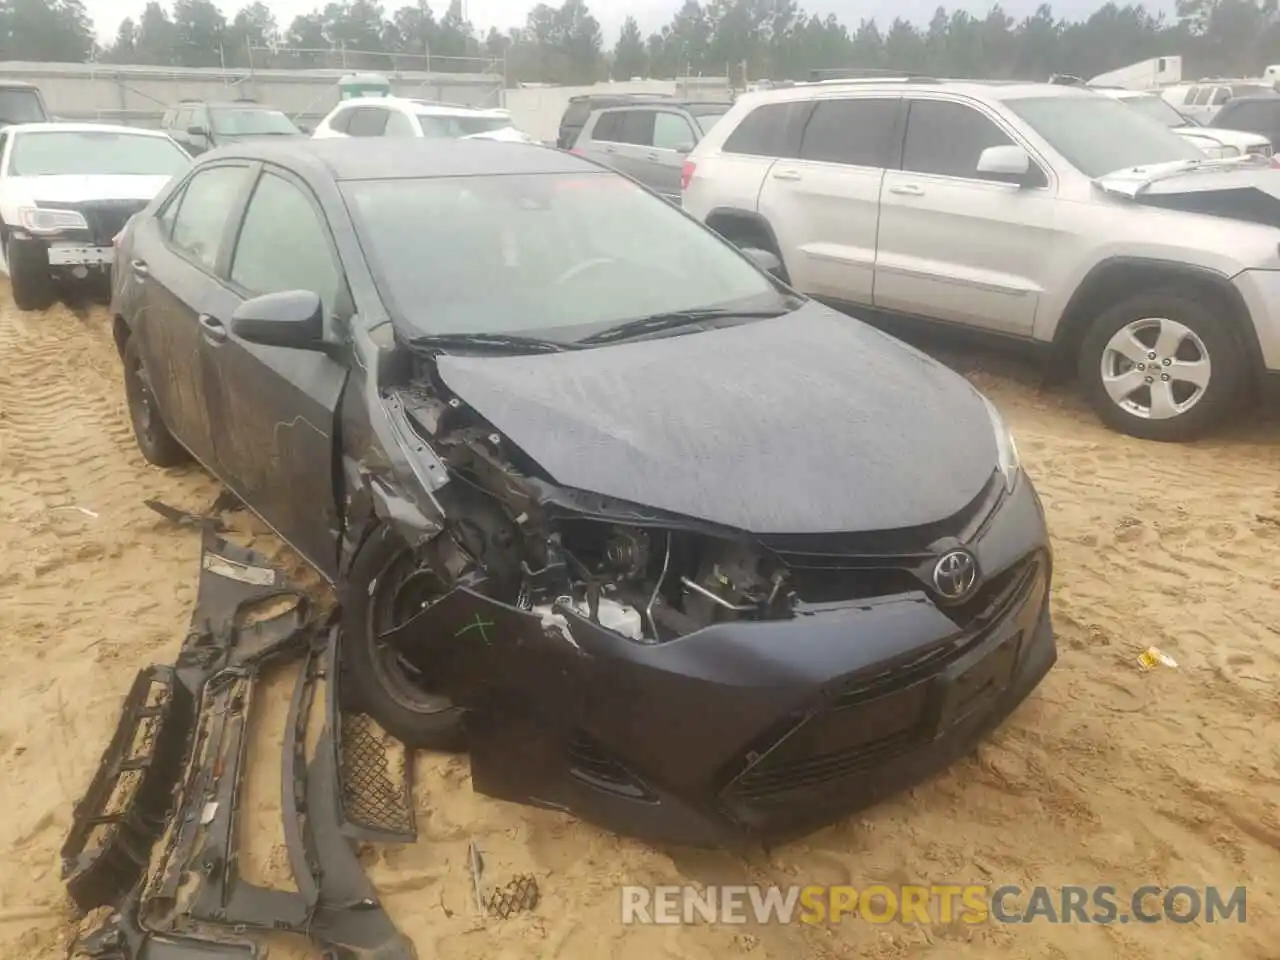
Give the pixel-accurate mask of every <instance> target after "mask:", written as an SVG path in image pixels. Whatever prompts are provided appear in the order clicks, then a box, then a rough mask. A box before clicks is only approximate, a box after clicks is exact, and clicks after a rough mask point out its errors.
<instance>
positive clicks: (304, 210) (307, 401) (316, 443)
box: [209, 165, 350, 578]
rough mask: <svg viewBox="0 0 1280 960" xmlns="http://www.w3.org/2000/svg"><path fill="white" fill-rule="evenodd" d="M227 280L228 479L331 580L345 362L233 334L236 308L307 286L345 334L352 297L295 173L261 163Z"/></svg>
mask: <svg viewBox="0 0 1280 960" xmlns="http://www.w3.org/2000/svg"><path fill="white" fill-rule="evenodd" d="M228 280H229V283H228V286H227V287H226V288H224V289H225V290H226V295H225V299H224V300H223V302H222V303H221V305H220V307H219V309H218V311H217V312H216V313H215V314H214V316H213V317H212V318H211V319H212V321H213V322H214V323H215V324H216V328H215V329H213V330H212V331H210V332H209V339H210V349H209V357H210V363H209V369H210V372H211V376H212V377H213V381H214V382H213V384H212V386H211V389H212V391H213V392H214V393H215V394H216V404H217V407H218V411H219V417H218V419H217V421H216V423H215V424H214V446H215V448H216V449H217V455H218V460H219V463H220V464H221V465H222V468H223V470H224V478H225V479H226V481H227V483H228V485H229V486H231V488H232V489H233V490H234V491H235V493H236V494H237V495H238V496H239V497H241V498H242V499H243V500H244V501H245V502H246V503H248V504H249V505H250V506H251V507H252V508H253V509H254V511H256V512H257V513H258V514H259V516H261V517H262V518H263V520H265V521H266V522H267V523H268V524H270V525H271V526H272V527H273V528H274V529H275V530H276V532H277V533H279V534H280V535H281V536H282V537H284V538H285V539H286V540H288V541H289V543H290V544H292V545H293V546H294V548H295V549H297V550H298V552H299V553H301V554H302V555H303V556H304V557H306V559H307V560H309V561H310V562H311V563H312V564H313V565H314V566H315V567H317V568H318V569H319V570H321V571H323V572H324V573H325V574H326V575H327V576H329V577H331V578H332V577H335V576H336V572H337V560H338V542H339V536H340V535H341V526H340V517H339V513H338V507H337V497H336V487H335V484H334V463H335V461H334V458H335V457H336V456H337V436H336V432H335V419H336V410H337V407H338V401H339V399H340V397H341V395H342V388H343V386H344V384H345V383H346V377H347V369H346V366H345V365H343V364H342V363H339V362H338V361H336V360H334V359H332V358H331V357H329V356H328V355H326V354H324V353H321V352H319V351H311V350H298V349H292V348H287V347H270V346H262V345H260V344H256V343H249V342H247V341H245V340H242V339H240V338H239V337H237V336H236V335H235V333H233V332H232V331H231V317H232V314H233V313H234V312H235V309H236V308H237V307H238V306H240V304H241V303H243V302H244V301H245V300H248V299H250V298H252V297H255V296H259V295H261V294H266V293H278V292H281V291H285V290H310V291H313V292H315V293H317V294H319V295H320V298H321V300H322V301H323V302H324V306H325V318H326V337H327V339H330V340H332V341H333V342H341V341H342V340H343V331H344V330H345V320H346V319H347V317H349V313H350V310H349V308H348V307H347V304H348V303H349V302H350V297H349V295H348V293H347V289H346V282H345V280H344V278H343V275H342V271H341V268H340V266H339V260H338V258H337V255H336V252H335V249H334V245H333V242H332V237H331V234H330V232H329V227H328V223H327V221H326V219H325V217H324V214H323V213H322V211H321V208H320V205H319V204H318V202H317V201H316V200H315V197H314V196H313V194H312V193H311V192H310V190H309V189H308V188H307V187H306V185H305V184H303V183H302V182H301V181H300V180H298V179H296V178H294V177H293V176H292V175H291V174H288V173H286V172H285V171H282V170H280V169H278V168H275V167H271V166H269V165H268V166H265V167H264V168H263V171H262V174H261V176H260V178H259V180H258V182H257V184H256V185H255V187H254V188H253V193H252V195H251V196H250V198H249V204H248V207H247V208H246V210H245V215H244V221H243V223H242V224H241V226H240V231H239V237H238V239H237V241H236V246H235V249H234V251H233V252H232V255H231V259H230V263H229V272H228Z"/></svg>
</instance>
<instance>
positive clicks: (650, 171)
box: [636, 110, 699, 203]
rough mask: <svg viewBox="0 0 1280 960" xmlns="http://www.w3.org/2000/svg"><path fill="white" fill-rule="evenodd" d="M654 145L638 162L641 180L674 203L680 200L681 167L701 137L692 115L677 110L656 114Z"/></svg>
mask: <svg viewBox="0 0 1280 960" xmlns="http://www.w3.org/2000/svg"><path fill="white" fill-rule="evenodd" d="M651 139H652V146H651V147H650V148H649V149H648V150H647V151H645V153H644V156H643V158H641V159H640V160H639V161H638V163H637V169H639V170H640V171H641V172H640V174H639V175H638V176H637V178H636V179H638V180H639V181H640V182H641V183H643V184H645V185H646V186H648V187H649V188H650V189H652V190H654V191H655V192H657V193H660V194H662V196H664V197H665V198H666V199H668V200H670V201H671V202H672V203H679V202H680V170H681V168H683V167H684V160H685V157H687V156H688V155H689V153H690V151H692V150H693V148H694V146H695V145H696V144H697V142H698V139H699V134H698V132H697V131H696V130H694V128H693V126H692V124H690V122H689V118H688V117H686V116H685V115H684V114H683V113H680V112H678V111H676V110H658V111H655V113H654V115H653V136H652V138H651Z"/></svg>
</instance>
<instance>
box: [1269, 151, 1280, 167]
mask: <svg viewBox="0 0 1280 960" xmlns="http://www.w3.org/2000/svg"><path fill="white" fill-rule="evenodd" d="M1271 168H1272V169H1273V170H1280V153H1277V154H1273V155H1272V157H1271Z"/></svg>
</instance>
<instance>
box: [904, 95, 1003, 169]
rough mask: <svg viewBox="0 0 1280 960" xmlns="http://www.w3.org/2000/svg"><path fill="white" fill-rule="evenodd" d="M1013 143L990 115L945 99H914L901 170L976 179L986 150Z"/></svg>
mask: <svg viewBox="0 0 1280 960" xmlns="http://www.w3.org/2000/svg"><path fill="white" fill-rule="evenodd" d="M1012 143H1013V141H1012V140H1011V139H1010V138H1009V137H1008V135H1007V134H1005V132H1004V131H1003V130H1001V129H1000V128H999V127H997V126H996V125H995V124H994V123H993V122H992V121H991V119H990V118H988V117H986V116H984V115H982V114H981V113H979V112H978V111H977V110H974V109H973V108H972V107H966V106H965V105H964V104H962V103H950V102H948V101H945V100H913V101H912V102H911V110H910V112H909V113H908V114H907V137H906V141H905V142H904V143H903V147H902V169H903V170H910V171H912V172H915V173H937V174H942V175H944V176H948V177H966V178H968V179H970V180H974V179H977V170H978V157H979V156H981V155H982V151H983V150H985V149H987V147H1003V146H1008V145H1010V144H1012Z"/></svg>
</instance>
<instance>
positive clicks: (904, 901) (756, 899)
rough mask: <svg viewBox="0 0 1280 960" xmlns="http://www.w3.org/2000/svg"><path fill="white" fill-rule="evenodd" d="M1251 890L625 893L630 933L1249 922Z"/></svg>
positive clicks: (933, 887)
mask: <svg viewBox="0 0 1280 960" xmlns="http://www.w3.org/2000/svg"><path fill="white" fill-rule="evenodd" d="M1245 901H1246V893H1245V888H1244V887H1215V886H1209V887H1201V886H1191V885H1185V884H1179V885H1174V886H1169V887H1162V886H1156V885H1146V886H1141V887H1137V888H1135V889H1133V890H1131V891H1121V890H1119V889H1117V888H1116V887H1113V886H1107V885H1098V886H1083V885H1079V886H1077V885H1065V886H1061V887H1046V886H1034V887H1020V886H1015V885H1012V884H1006V885H1002V886H995V887H993V886H989V885H981V884H929V885H911V884H907V885H902V886H887V885H882V884H872V885H869V886H866V887H861V888H859V887H853V886H848V885H840V886H792V887H763V886H718V887H717V886H711V887H692V886H658V887H639V886H627V887H623V888H622V904H621V906H622V922H623V923H624V924H690V923H729V924H734V923H761V924H769V923H774V924H786V923H842V922H845V921H862V922H866V923H904V924H911V923H951V922H953V921H959V922H961V923H968V924H981V923H1006V924H1007V923H1049V924H1059V923H1099V924H1111V923H1148V924H1150V923H1197V922H1199V923H1224V922H1231V923H1245V922H1246V910H1245V907H1246V902H1245Z"/></svg>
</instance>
